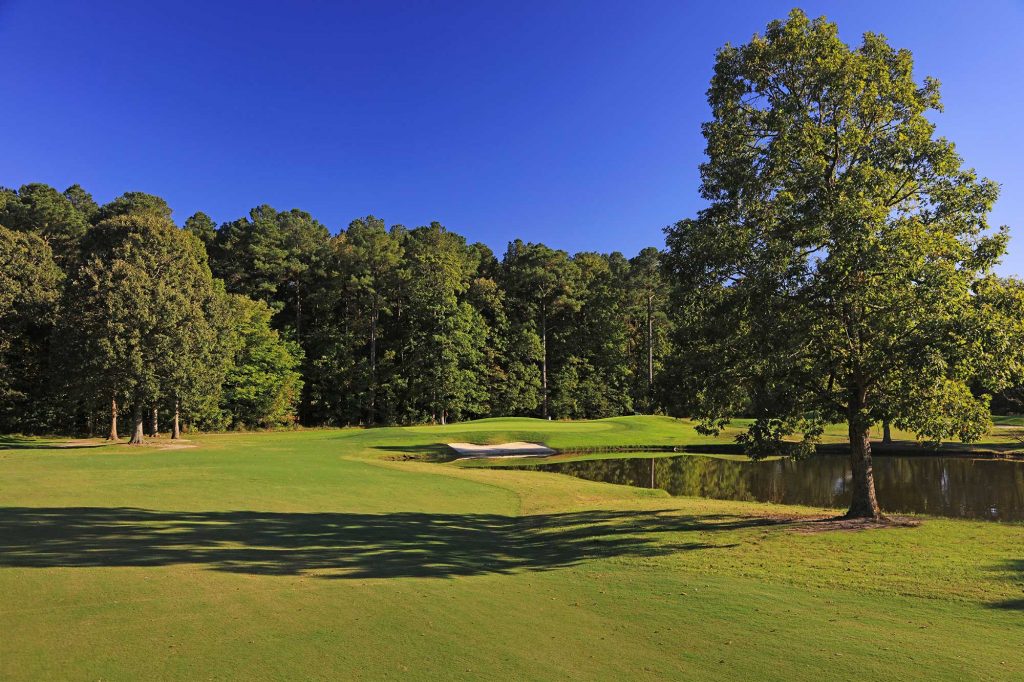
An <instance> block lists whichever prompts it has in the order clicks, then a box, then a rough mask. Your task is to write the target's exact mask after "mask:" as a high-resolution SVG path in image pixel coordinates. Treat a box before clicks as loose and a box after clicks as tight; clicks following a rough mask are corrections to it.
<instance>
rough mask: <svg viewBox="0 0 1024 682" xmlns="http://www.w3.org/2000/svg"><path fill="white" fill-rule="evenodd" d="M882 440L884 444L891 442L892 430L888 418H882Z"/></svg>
mask: <svg viewBox="0 0 1024 682" xmlns="http://www.w3.org/2000/svg"><path fill="white" fill-rule="evenodd" d="M882 442H883V443H886V444H888V443H891V442H892V430H891V429H890V428H889V420H888V419H883V420H882Z"/></svg>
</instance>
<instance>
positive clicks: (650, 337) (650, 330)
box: [647, 296, 654, 412]
mask: <svg viewBox="0 0 1024 682" xmlns="http://www.w3.org/2000/svg"><path fill="white" fill-rule="evenodd" d="M653 306H654V298H653V297H652V296H648V297H647V411H648V412H650V411H651V405H653V404H654V311H653V310H652V308H653Z"/></svg>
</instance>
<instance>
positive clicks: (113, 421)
mask: <svg viewBox="0 0 1024 682" xmlns="http://www.w3.org/2000/svg"><path fill="white" fill-rule="evenodd" d="M107 440H117V398H111V399H110V435H108V436H107Z"/></svg>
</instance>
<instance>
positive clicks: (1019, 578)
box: [989, 559, 1024, 611]
mask: <svg viewBox="0 0 1024 682" xmlns="http://www.w3.org/2000/svg"><path fill="white" fill-rule="evenodd" d="M993 570H995V571H998V572H999V573H1003V574H1005V575H1006V577H1007V579H1009V580H1012V581H1013V582H1015V583H1017V584H1018V585H1019V584H1021V583H1024V559H1008V560H1006V561H1004V562H1002V563H1001V564H999V565H997V566H995V567H994V568H993ZM989 608H993V609H1003V610H1006V611H1024V597H1021V598H1020V599H1004V600H1003V601H997V602H993V603H991V604H989Z"/></svg>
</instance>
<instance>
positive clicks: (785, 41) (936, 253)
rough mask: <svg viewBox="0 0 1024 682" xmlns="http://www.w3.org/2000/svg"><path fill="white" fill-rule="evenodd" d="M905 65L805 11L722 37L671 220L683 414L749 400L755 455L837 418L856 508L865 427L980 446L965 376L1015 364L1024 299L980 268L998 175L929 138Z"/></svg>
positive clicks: (997, 381)
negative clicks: (694, 155) (700, 202)
mask: <svg viewBox="0 0 1024 682" xmlns="http://www.w3.org/2000/svg"><path fill="white" fill-rule="evenodd" d="M912 67H913V62H912V58H911V55H910V53H909V52H908V51H907V50H896V49H893V48H892V47H890V46H889V44H888V43H887V42H886V39H885V38H884V37H883V36H880V35H875V34H870V33H869V34H865V35H864V38H863V41H862V43H861V44H860V45H859V46H858V47H856V48H851V47H849V46H847V45H846V44H844V43H843V42H842V41H841V40H840V39H839V37H838V35H837V28H836V26H835V24H831V23H829V22H827V21H825V20H824V19H816V20H813V21H812V20H810V19H808V17H807V16H806V15H804V14H803V13H802V12H801V11H799V10H794V11H793V12H792V13H791V14H790V16H789V19H788V20H787V21H785V22H783V21H775V22H772V23H771V24H770V25H769V26H768V28H767V30H766V32H765V34H764V35H763V36H755V37H754V38H753V40H752V41H751V42H750V43H748V44H746V45H743V46H740V47H733V46H729V45H727V46H725V47H724V48H722V49H721V50H720V51H719V53H718V56H717V59H716V63H715V73H714V77H713V78H712V81H711V87H710V89H709V91H708V100H709V103H710V105H711V109H712V116H713V117H712V120H711V121H710V122H708V123H706V124H705V125H704V128H703V132H704V136H705V138H706V140H707V155H708V159H707V161H706V162H705V163H704V164H703V165H702V166H701V178H702V185H701V192H702V195H703V197H704V198H705V199H706V200H707V201H708V202H709V205H708V207H707V208H706V209H704V210H703V211H701V213H700V214H699V215H698V217H697V218H696V219H694V220H685V221H682V222H680V223H678V224H676V225H674V226H672V227H670V228H668V229H667V245H668V254H667V264H668V268H669V270H670V272H671V273H672V276H673V278H674V284H675V285H676V286H675V306H676V309H677V311H678V313H679V315H680V318H681V319H680V327H679V331H680V333H679V335H678V337H679V338H678V343H679V348H680V352H681V354H682V357H683V359H684V362H685V364H686V365H687V367H688V368H689V376H690V377H691V379H690V381H691V386H689V387H688V388H689V389H690V390H692V392H693V396H694V398H693V403H694V412H695V414H694V416H695V417H697V418H699V419H700V421H701V425H702V428H703V429H704V430H705V431H708V432H717V431H718V430H719V429H721V428H722V427H723V426H724V425H725V424H726V423H727V422H728V420H729V419H730V418H731V417H732V416H736V415H738V414H740V413H742V412H747V413H752V415H753V416H754V421H753V423H752V425H751V426H750V428H749V429H748V430H747V432H746V433H745V434H743V435H742V436H741V437H740V440H741V442H742V443H743V444H744V445H745V446H746V449H747V451H748V452H749V453H750V454H752V455H754V456H762V455H767V454H774V453H802V452H808V451H810V450H811V449H812V448H813V446H814V444H815V443H816V442H817V440H818V438H819V437H820V435H821V434H822V431H823V428H824V425H825V424H828V423H835V422H846V423H847V424H848V427H849V438H850V451H851V459H852V469H853V482H852V489H853V499H852V501H851V503H850V509H849V511H848V516H849V517H851V518H862V517H870V518H878V517H879V516H880V515H881V512H880V509H879V506H878V502H877V500H876V496H875V485H874V476H873V472H872V464H871V445H870V441H869V430H870V428H871V426H872V424H874V423H875V422H876V421H879V420H880V419H882V418H887V419H891V420H892V422H893V424H895V425H896V426H898V427H900V428H904V429H909V430H912V431H914V432H916V433H918V434H919V436H920V437H921V438H923V439H925V440H928V441H935V442H938V441H940V440H943V439H949V438H953V437H957V438H960V439H962V440H964V441H970V440H974V439H976V438H977V437H979V436H980V435H981V434H983V433H984V432H985V431H986V429H987V427H988V425H989V410H988V396H987V395H975V394H973V393H972V392H971V390H970V389H969V386H968V384H969V382H971V381H978V382H980V383H981V384H982V385H984V386H985V388H987V389H988V390H993V389H997V388H999V387H1001V386H1002V385H1005V383H1006V382H1007V381H1008V380H1009V378H1010V377H1011V376H1012V375H1013V374H1014V373H1015V372H1016V371H1017V370H1018V369H1019V357H1018V354H1017V351H1016V350H1015V348H1019V347H1020V346H1019V342H1014V338H1019V332H1020V324H1021V322H1020V315H1017V314H1014V311H1015V310H1017V303H1018V301H1019V296H1018V295H1017V293H1016V291H1015V290H1014V289H1013V288H1012V287H1009V288H1008V287H1006V286H1005V285H1004V283H1003V282H1001V281H999V280H997V279H996V278H995V277H994V276H992V274H991V270H992V267H993V266H994V265H995V264H996V263H997V262H998V259H999V258H1000V257H1001V256H1002V254H1003V253H1004V251H1005V248H1006V242H1007V230H1006V228H1002V229H1000V230H998V231H995V232H992V231H990V230H989V227H988V224H987V222H986V217H987V214H988V212H989V210H990V208H991V206H992V204H993V202H994V201H995V199H996V197H997V194H998V188H997V186H996V184H995V183H994V182H992V181H990V180H986V179H981V178H979V177H978V176H977V175H976V174H975V173H974V171H973V170H970V169H966V168H964V167H963V165H962V161H961V159H960V157H959V156H958V155H957V154H956V152H955V150H954V147H953V144H952V143H951V142H949V141H948V140H945V139H943V138H941V137H937V136H936V135H935V127H934V125H933V124H932V123H931V121H929V120H928V118H927V117H926V114H927V113H928V112H930V111H940V110H941V103H940V99H939V86H938V83H937V82H936V81H934V80H932V79H928V78H926V79H925V80H924V81H923V82H922V83H917V82H916V81H915V80H914V78H913V73H912ZM795 435H799V437H800V438H799V440H798V441H794V439H793V436H795Z"/></svg>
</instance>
